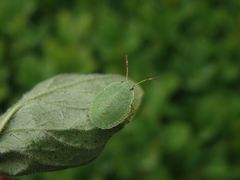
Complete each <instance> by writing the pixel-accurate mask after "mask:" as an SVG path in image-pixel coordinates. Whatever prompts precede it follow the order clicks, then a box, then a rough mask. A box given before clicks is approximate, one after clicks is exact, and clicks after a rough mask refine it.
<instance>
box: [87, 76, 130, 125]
mask: <svg viewBox="0 0 240 180" xmlns="http://www.w3.org/2000/svg"><path fill="white" fill-rule="evenodd" d="M133 86H134V84H133V82H132V81H129V80H127V81H122V82H115V83H112V84H110V85H108V86H107V87H106V88H105V89H104V90H103V91H102V92H101V93H99V94H98V95H97V96H96V98H95V99H94V101H93V103H92V106H91V108H90V119H91V121H92V122H93V123H94V124H95V126H96V127H98V128H101V129H110V128H113V127H115V126H116V125H118V124H120V123H122V122H123V121H124V120H126V119H127V117H128V116H129V115H130V112H131V108H132V104H133V99H134V90H133V88H132V87H133Z"/></svg>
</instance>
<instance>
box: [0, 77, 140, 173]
mask: <svg viewBox="0 0 240 180" xmlns="http://www.w3.org/2000/svg"><path fill="white" fill-rule="evenodd" d="M124 79H125V77H122V76H118V75H98V74H93V75H75V74H63V75H58V76H56V77H53V78H51V79H49V80H46V81H44V82H41V83H39V84H38V85H36V86H35V87H34V88H33V89H32V90H31V91H30V92H28V93H27V94H25V95H24V96H23V97H22V99H21V100H19V101H18V102H17V103H16V104H15V105H14V106H13V107H11V108H10V109H9V110H8V111H7V112H6V113H5V114H3V115H2V116H1V117H0V175H2V174H7V175H23V174H30V173H34V172H42V171H53V170H59V169H64V168H68V167H74V166H79V165H81V164H86V163H88V162H90V161H91V160H93V159H95V158H96V157H97V156H98V155H99V153H100V152H101V151H102V149H103V147H104V145H105V144H106V143H107V141H108V140H109V138H110V137H111V136H112V135H113V134H114V133H116V132H117V131H119V130H120V129H121V128H122V127H123V126H124V124H125V123H126V122H129V121H130V119H131V118H132V116H133V115H134V114H135V110H136V109H137V108H138V106H139V105H140V102H141V97H142V94H143V92H142V90H141V88H140V87H138V86H137V88H136V89H135V94H136V95H135V97H134V102H133V108H132V110H131V112H130V114H129V116H128V119H126V121H125V122H124V124H120V125H118V126H116V127H113V128H112V129H108V130H102V129H99V128H97V127H95V126H94V125H93V124H91V121H90V120H89V106H90V105H91V103H92V102H93V100H94V98H95V97H96V95H97V94H98V93H99V92H101V91H102V90H103V89H104V88H105V87H106V86H107V85H109V84H110V83H112V82H116V81H122V80H124Z"/></svg>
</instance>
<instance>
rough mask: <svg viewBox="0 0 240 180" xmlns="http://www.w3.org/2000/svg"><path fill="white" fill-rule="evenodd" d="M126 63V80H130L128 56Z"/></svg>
mask: <svg viewBox="0 0 240 180" xmlns="http://www.w3.org/2000/svg"><path fill="white" fill-rule="evenodd" d="M125 63H126V80H128V55H126V58H125Z"/></svg>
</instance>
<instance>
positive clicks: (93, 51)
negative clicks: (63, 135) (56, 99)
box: [0, 0, 240, 180]
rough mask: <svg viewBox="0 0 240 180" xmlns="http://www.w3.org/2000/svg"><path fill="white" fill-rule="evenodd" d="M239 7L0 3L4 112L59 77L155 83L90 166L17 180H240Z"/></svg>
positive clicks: (61, 0)
mask: <svg viewBox="0 0 240 180" xmlns="http://www.w3.org/2000/svg"><path fill="white" fill-rule="evenodd" d="M239 9H240V1H239V0H229V1H224V0H201V1H192V0H182V1H178V0H161V1H160V0H159V1H158V0H148V1H143V0H131V1H130V0H121V1H114V0H103V1H96V0H69V1H66V0H51V1H48V0H31V1H29V0H1V1H0V111H1V113H2V112H4V111H5V110H6V109H7V108H8V107H9V106H10V105H12V104H13V103H14V102H16V100H17V99H18V98H20V97H21V95H22V94H23V93H24V92H26V91H27V90H29V89H31V88H32V87H33V86H34V85H35V84H36V83H38V82H40V81H42V80H44V79H47V78H49V77H51V76H54V75H56V74H59V73H66V72H69V73H96V72H97V73H117V74H124V73H125V69H124V56H125V54H128V55H129V71H130V77H131V78H132V79H134V80H135V81H139V80H141V79H143V78H145V77H148V76H151V75H154V76H158V77H159V79H158V80H156V81H153V82H149V83H146V84H144V85H142V86H143V89H144V90H145V97H144V100H143V103H142V105H141V108H140V110H139V111H138V113H137V115H136V118H135V119H134V121H133V122H132V123H130V124H129V125H128V126H126V127H125V129H124V130H122V131H121V132H120V133H118V134H116V135H115V136H114V137H113V138H112V139H111V141H110V142H109V143H108V144H107V146H106V148H105V150H104V151H103V153H102V154H101V156H100V157H99V158H98V159H96V160H95V161H93V162H92V163H90V164H89V165H86V166H83V167H79V168H74V169H69V170H64V171H58V172H52V173H42V174H36V175H31V176H24V177H20V178H17V179H19V180H51V179H59V180H65V179H73V180H75V179H91V180H105V179H116V180H118V179H119V180H122V179H140V180H148V179H150V180H152V179H153V180H155V179H156V180H159V179H162V180H170V179H184V180H185V179H194V180H195V179H240V10H239Z"/></svg>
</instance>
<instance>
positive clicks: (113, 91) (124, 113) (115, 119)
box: [90, 56, 153, 129]
mask: <svg viewBox="0 0 240 180" xmlns="http://www.w3.org/2000/svg"><path fill="white" fill-rule="evenodd" d="M148 80H153V78H147V79H144V80H142V81H140V82H139V83H134V82H133V81H130V80H128V59H127V56H126V80H125V81H121V82H114V83H111V84H110V85H108V86H107V87H106V88H104V90H103V91H101V92H100V93H99V94H98V95H97V96H96V98H95V99H94V101H93V103H92V106H91V107H90V120H91V121H92V123H93V124H94V125H95V126H96V127H98V128H101V129H110V128H113V127H115V126H117V125H118V124H121V123H123V122H124V121H125V120H127V119H128V117H130V116H131V112H132V111H133V109H132V107H133V100H134V98H135V97H134V96H135V93H134V87H135V86H136V85H137V84H140V83H143V82H145V81H148Z"/></svg>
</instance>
